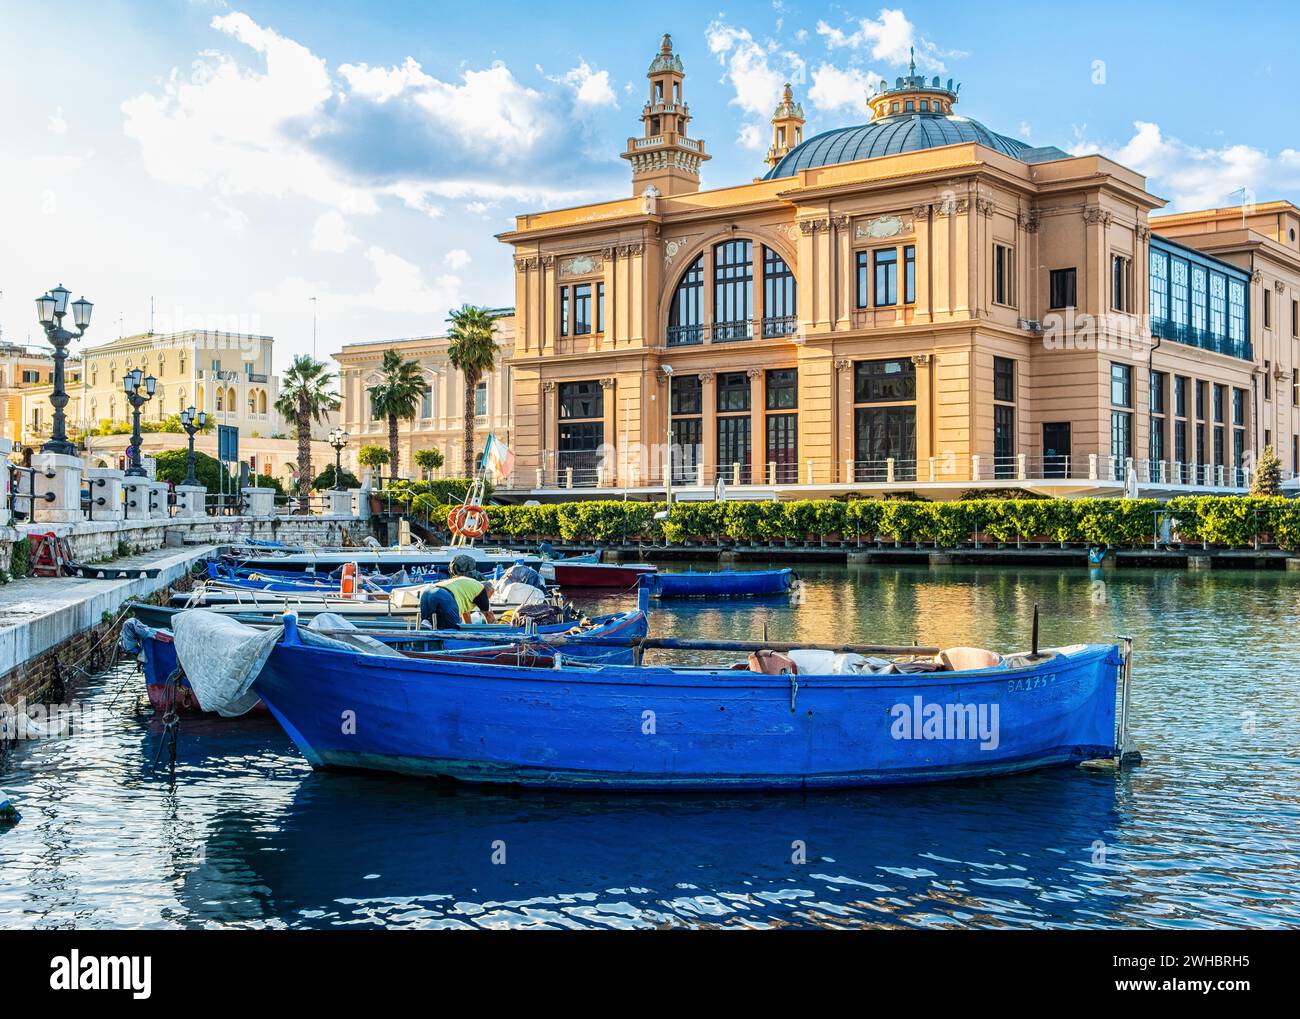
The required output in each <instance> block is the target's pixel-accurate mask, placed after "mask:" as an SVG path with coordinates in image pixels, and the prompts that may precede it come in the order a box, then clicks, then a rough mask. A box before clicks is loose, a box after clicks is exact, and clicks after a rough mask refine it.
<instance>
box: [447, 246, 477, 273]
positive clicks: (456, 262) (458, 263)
mask: <svg viewBox="0 0 1300 1019" xmlns="http://www.w3.org/2000/svg"><path fill="white" fill-rule="evenodd" d="M473 260H474V259H473V258H472V257H471V256H470V253H469V252H468V251H466V250H465V249H464V248H452V249H451V250H450V251H448V252H447V253H446V254H445V255H443V256H442V264H443V265H445V266H446V267H447V268H448V269H450V270H451V271H452V272H460V270H461V269H464V268H465V266H467V265H469V264H470V262H472V261H473Z"/></svg>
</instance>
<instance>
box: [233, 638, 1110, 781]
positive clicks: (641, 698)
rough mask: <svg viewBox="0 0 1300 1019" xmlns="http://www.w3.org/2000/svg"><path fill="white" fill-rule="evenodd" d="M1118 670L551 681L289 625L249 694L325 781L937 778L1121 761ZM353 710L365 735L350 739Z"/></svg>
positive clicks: (1079, 660)
mask: <svg viewBox="0 0 1300 1019" xmlns="http://www.w3.org/2000/svg"><path fill="white" fill-rule="evenodd" d="M1121 661H1122V659H1121V656H1120V653H1119V651H1118V649H1117V648H1115V647H1113V646H1110V645H1078V646H1075V647H1072V648H1065V649H1060V650H1058V651H1054V652H1046V653H1044V654H1042V655H1039V656H1034V657H1028V656H1022V657H1021V658H1020V659H1019V660H1004V664H1002V665H999V666H997V667H991V668H984V669H977V670H970V671H962V672H951V671H950V672H930V673H927V674H920V675H906V674H894V675H861V674H848V675H846V674H830V675H788V674H786V675H762V674H757V673H754V672H749V671H737V670H736V669H725V668H685V669H679V668H669V667H659V666H617V665H583V664H582V663H570V662H567V661H562V660H561V659H560V658H558V657H557V658H556V659H554V660H551V661H543V662H541V663H540V665H541V667H529V666H527V665H519V664H514V663H513V662H512V659H511V658H510V657H509V656H508V655H505V654H502V655H499V656H497V657H496V658H495V660H491V659H488V658H484V657H483V655H482V653H479V657H477V658H474V657H470V656H463V657H458V656H455V655H435V656H430V657H427V658H418V659H404V660H397V659H387V658H379V657H375V656H371V655H366V654H363V653H356V652H352V651H342V650H336V649H331V648H317V647H311V646H306V645H304V644H303V643H301V641H300V640H299V638H298V633H297V627H296V624H295V623H291V624H289V625H287V626H286V628H285V634H284V637H283V640H282V641H281V642H280V644H278V645H277V646H276V647H275V648H274V650H273V651H272V652H271V655H270V658H269V660H268V661H267V664H266V666H265V667H264V668H263V669H262V671H261V673H260V675H259V677H258V679H257V680H256V682H255V683H254V684H253V689H254V690H255V691H256V692H257V693H258V694H260V696H261V697H262V699H263V700H264V701H265V703H266V705H267V707H268V708H270V710H271V713H272V714H273V715H275V717H276V718H277V719H278V720H279V721H280V723H281V724H282V725H283V726H284V728H285V730H286V731H287V732H288V734H289V735H290V737H291V738H292V739H293V741H294V742H295V743H296V744H297V745H298V748H299V749H300V750H301V751H302V753H303V755H304V756H305V757H306V758H307V760H308V761H309V762H310V763H311V765H312V766H313V767H316V768H335V767H337V768H360V769H369V770H377V771H391V772H400V773H406V774H413V775H428V776H438V777H446V778H451V779H458V780H462V781H466V782H481V783H505V784H517V785H526V786H540V787H552V788H565V789H593V788H607V789H629V790H640V789H683V790H688V789H693V790H716V789H802V788H836V787H852V786H866V785H877V784H897V783H910V782H930V781H938V780H943V779H958V778H972V777H978V776H989V775H1000V774H1007V773H1010V772H1018V771H1026V770H1029V769H1033V768H1041V767H1047V766H1052V765H1067V764H1072V763H1076V762H1078V761H1081V760H1085V759H1090V758H1100V757H1109V756H1112V755H1113V754H1114V753H1115V746H1116V742H1117V740H1116V733H1115V720H1116V703H1115V702H1116V688H1117V681H1118V677H1119V675H1120V667H1121ZM343 712H350V713H354V715H349V716H348V717H355V718H356V722H357V724H356V726H355V731H353V730H351V729H350V728H349V730H348V731H347V732H344V731H341V729H340V726H339V723H338V720H339V718H340V717H343V715H342V713H343Z"/></svg>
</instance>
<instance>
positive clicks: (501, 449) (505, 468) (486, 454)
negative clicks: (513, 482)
mask: <svg viewBox="0 0 1300 1019" xmlns="http://www.w3.org/2000/svg"><path fill="white" fill-rule="evenodd" d="M483 466H484V467H486V468H487V469H488V470H490V471H491V472H492V473H493V474H495V475H496V476H497V477H498V478H504V477H505V476H506V475H508V474H509V473H510V471H511V469H513V467H514V466H515V454H514V451H513V450H512V449H511V448H510V447H509V446H507V445H506V444H505V443H504V442H502V441H501V440H500V439H498V438H497V437H496V436H495V435H489V436H488V441H487V446H485V447H484V449H483Z"/></svg>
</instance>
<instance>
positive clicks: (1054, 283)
mask: <svg viewBox="0 0 1300 1019" xmlns="http://www.w3.org/2000/svg"><path fill="white" fill-rule="evenodd" d="M1048 290H1049V293H1048V303H1049V304H1050V305H1051V307H1053V308H1073V307H1074V306H1075V302H1076V300H1077V294H1078V270H1077V269H1053V270H1052V271H1051V275H1050V277H1049V286H1048Z"/></svg>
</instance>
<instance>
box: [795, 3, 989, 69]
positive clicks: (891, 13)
mask: <svg viewBox="0 0 1300 1019" xmlns="http://www.w3.org/2000/svg"><path fill="white" fill-rule="evenodd" d="M817 34H818V35H820V36H821V37H822V38H824V39H825V40H826V46H827V48H829V49H845V48H847V49H852V50H863V51H865V52H867V53H869V54H870V55H871V57H872V59H874V60H883V61H886V62H887V63H890V64H898V65H904V64H907V63H908V61H909V60H910V59H911V52H910V50H911V48H912V47H914V46H915V47H916V50H917V52H916V63H917V66H918V67H920V68H921V70H923V71H934V72H936V73H939V72H943V71H946V70H947V68H946V66H945V65H944V62H943V59H942V58H944V57H961V56H964V55H965V54H963V53H962V52H961V51H959V50H941V49H939V47H938V46H936V45H935V44H934V43H933V42H931V41H930V40H928V39H924V38H918V37H917V34H916V26H915V25H913V24H912V23H911V22H910V21H908V20H907V15H905V14H904V13H903V12H902V11H901V10H897V9H891V8H888V7H886V8H882V9H881V11H880V17H879V18H876V19H875V20H872V19H871V18H859V19H858V21H857V28H856V29H854V30H852V31H848V32H846V31H844V30H843V29H840V28H836V27H835V26H833V25H831V24H828V23H827V22H825V21H818V22H817Z"/></svg>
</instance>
